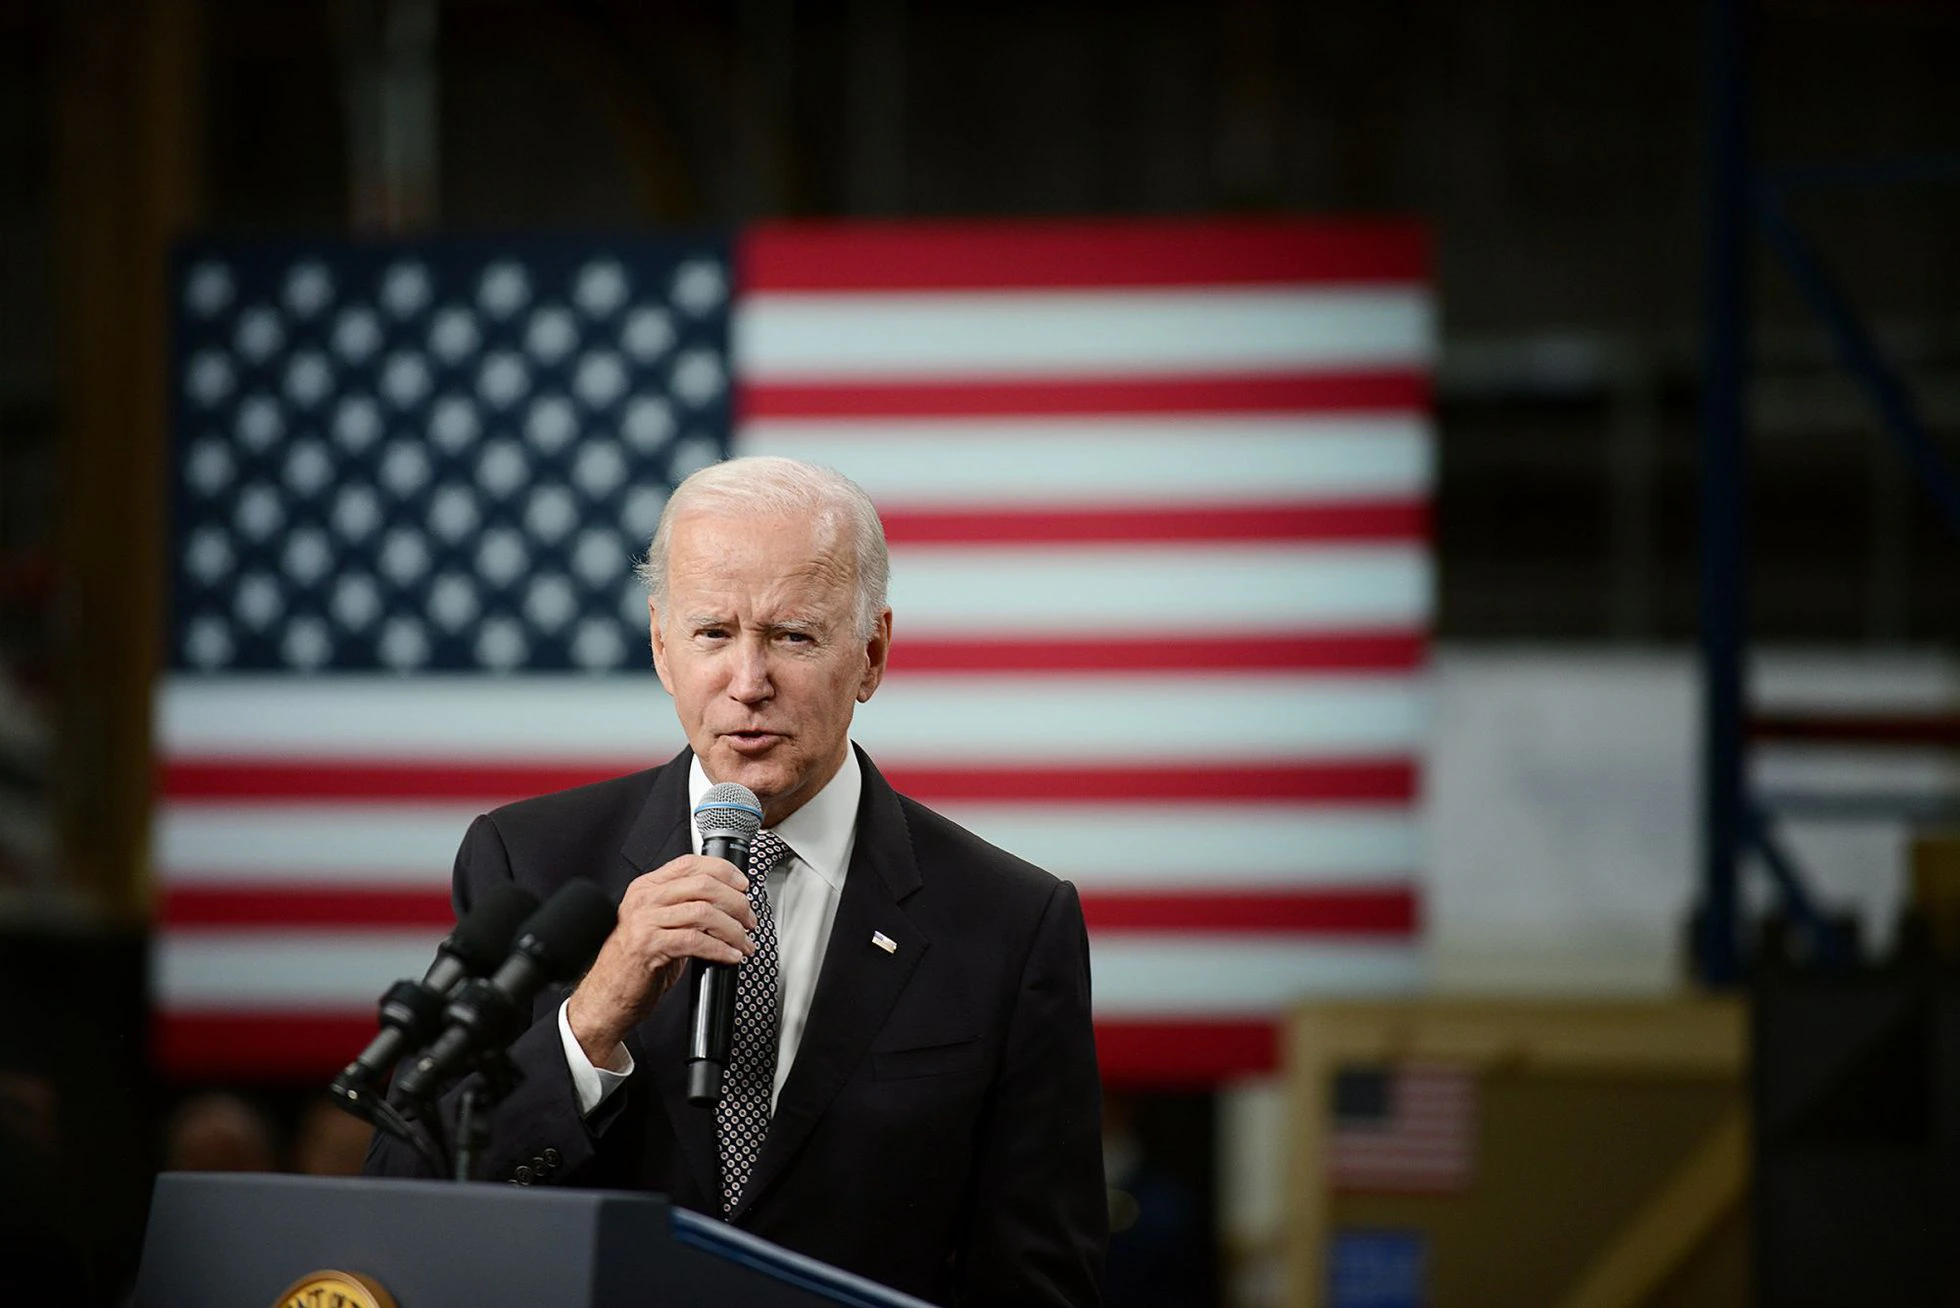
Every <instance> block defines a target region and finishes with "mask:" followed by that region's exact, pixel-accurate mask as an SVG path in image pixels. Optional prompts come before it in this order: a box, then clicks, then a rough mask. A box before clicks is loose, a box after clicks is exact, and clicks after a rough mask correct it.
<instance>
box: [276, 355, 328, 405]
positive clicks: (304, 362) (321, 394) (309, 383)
mask: <svg viewBox="0 0 1960 1308" xmlns="http://www.w3.org/2000/svg"><path fill="white" fill-rule="evenodd" d="M332 389H333V369H332V368H330V367H328V366H327V358H326V356H325V355H323V354H321V353H320V352H319V351H317V350H306V351H303V352H301V353H299V354H295V355H294V356H293V357H292V361H291V362H289V363H288V364H287V365H286V398H287V399H289V400H291V401H292V402H293V403H295V404H297V405H299V406H300V407H301V408H307V409H310V408H312V407H313V406H314V405H316V404H318V403H319V402H320V401H321V400H323V399H325V398H326V397H327V392H328V391H330V390H332Z"/></svg>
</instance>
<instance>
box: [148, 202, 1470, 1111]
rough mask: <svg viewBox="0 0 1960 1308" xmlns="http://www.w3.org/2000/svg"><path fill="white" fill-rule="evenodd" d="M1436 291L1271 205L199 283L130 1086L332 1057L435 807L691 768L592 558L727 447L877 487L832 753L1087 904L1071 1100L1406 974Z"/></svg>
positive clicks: (431, 921) (333, 251)
mask: <svg viewBox="0 0 1960 1308" xmlns="http://www.w3.org/2000/svg"><path fill="white" fill-rule="evenodd" d="M1426 279H1427V273H1426V246H1425V242H1424V240H1423V238H1422V236H1421V234H1420V232H1419V231H1417V230H1415V229H1413V228H1410V227H1406V226H1401V225H1393V224H1329V223H1317V222H1305V221H1262V222H1233V223H1218V222H1148V223H1089V224H1082V223H1029V224H998V225H995V224H989V225H933V224H893V225H879V224H848V225H809V224H794V225H776V226H763V227H760V228H756V229H750V230H748V231H746V232H744V233H743V234H741V235H740V236H738V237H737V238H735V239H734V240H732V241H729V240H719V239H694V240H679V239H674V240H669V239H655V238H648V237H638V236H635V237H627V238H621V239H615V240H605V239H579V240H571V239H543V238H532V237H522V238H513V239H509V240H490V239H484V240H461V239H441V240H434V241H427V242H420V243H399V244H383V245H374V244H360V245H356V244H335V243H321V242H292V243H270V244H267V243H257V244H246V243H233V244H200V245H197V246H194V247H191V248H188V249H186V250H185V251H184V252H183V253H182V255H181V258H180V260H179V264H178V272H177V276H176V280H175V289H176V309H175V325H176V330H175V342H176V352H175V360H176V364H175V371H174V380H173V387H174V396H173V404H174V412H175V420H174V430H175V438H176V454H177V457H176V463H175V474H174V475H175V524H174V530H173V548H172V552H171V568H172V577H173V605H172V620H171V624H170V628H169V642H170V645H169V651H168V670H167V674H166V676H165V678H164V680H163V682H162V685H161V689H160V692H159V695H158V701H157V714H158V733H157V738H158V741H159V752H160V759H159V768H158V787H157V799H156V808H155V832H154V849H153V854H154V864H155V868H156V876H157V897H156V903H157V918H158V933H157V942H156V950H155V966H154V1001H155V1005H156V1010H157V1014H158V1021H157V1050H158V1054H159V1059H160V1062H161V1065H162V1066H163V1067H164V1069H165V1070H166V1072H168V1073H170V1074H173V1075H177V1076H264V1077H310V1076H318V1075H324V1074H326V1073H329V1072H331V1071H332V1070H333V1069H334V1068H336V1067H337V1066H339V1065H340V1063H342V1062H343V1061H345V1059H346V1058H347V1057H348V1056H349V1054H350V1053H351V1052H352V1051H353V1050H354V1049H356V1048H357V1047H358V1046H359V1044H360V1043H361V1042H362V1041H363V1040H364V1039H365V1038H366V1037H367V1036H368V1035H369V1034H370V1033H371V1031H372V1029H373V1022H374V1018H373V1008H372V1006H373V1002H374V998H375V996H376V995H377V994H378V993H379V992H380V991H381V990H382V989H383V988H384V987H385V986H386V985H387V984H388V983H389V982H390V981H391V980H393V979H394V978H396V977H398V976H407V975H419V974H420V972H421V970H422V968H423V967H424V966H425V965H426V963H427V961H428V958H429V956H430V951H431V949H432V947H433V945H434V942H435V941H436V940H437V939H438V938H439V937H440V936H441V934H442V933H443V931H444V930H445V929H446V928H447V926H448V924H449V922H450V920H451V918H450V905H449V888H448V876H449V868H450V863H451V860H452V858H453V856H454V852H455V847H456V844H457V841H458V840H459V839H460V837H461V835H462V832H463V830H464V828H465V827H466V826H467V825H468V823H469V821H470V819H471V818H472V817H473V816H474V815H475V814H477V813H479V812H482V811H483V810H485V809H487V808H489V807H491V806H493V805H496V804H499V803H502V802H505V801H507V800H511V799H515V798H519V797H522V796H525V795H531V794H536V793H540V792H543V791H548V790H552V789H555V788H558V787H562V786H569V785H573V784H577V783H580V782H584V781H588V780H592V779H596V778H599V777H604V776H610V775H616V774H619V773H623V772H627V771H632V770H634V769H638V768H642V767H646V766H649V765H651V764H654V763H657V762H661V761H664V760H665V759H667V758H668V757H670V756H671V755H672V754H673V753H674V752H675V751H676V750H677V749H678V748H679V747H680V746H681V745H682V743H683V738H682V736H681V732H680V729H679V727H678V725H677V724H676V722H675V720H674V716H673V711H672V707H671V705H670V704H669V703H668V702H667V700H666V697H665V695H664V693H663V692H662V691H661V689H660V687H659V684H658V682H657V681H656V680H655V678H654V676H653V674H652V672H651V670H650V668H649V666H648V664H649V659H648V652H647V643H646V642H647V633H646V626H645V602H644V598H643V596H642V594H641V592H640V589H639V587H638V585H637V583H636V582H635V581H634V579H633V577H632V576H631V572H630V564H631V562H632V560H633V558H634V557H635V556H636V555H637V554H638V553H639V552H640V551H641V550H642V549H643V548H644V544H645V541H646V539H647V537H648V536H649V534H650V533H651V531H652V529H653V526H654V522H655V519H656V518H657V516H658V514H659V511H660V508H661V506H662V504H663V503H664V501H665V496H666V494H667V492H668V490H669V488H670V487H671V486H672V484H673V483H674V481H676V480H677V479H678V478H680V477H682V476H685V475H686V474H687V473H688V472H690V471H692V470H693V469H695V468H698V467H700V466H702V465H704V464H706V463H708V462H711V461H713V460H716V459H719V458H723V457H726V456H728V455H730V454H737V453H770V454H787V455H794V456H796V457H799V458H805V459H810V460H813V461H816V462H820V463H826V464H830V465H832V466H834V467H836V468H838V469H840V470H841V471H843V472H844V473H846V474H847V475H849V476H851V477H852V478H854V479H856V480H857V481H858V482H860V483H861V484H862V485H864V486H865V488H866V489H867V490H868V491H869V492H870V493H871V495H872V497H873V498H874V499H875V500H876V501H877V503H878V505H879V508H880V511H881V512H882V514H883V516H884V520H885V525H886V529H887V531H888V533H889V535H890V538H891V543H892V554H893V560H892V605H893V608H894V610H895V612H896V621H895V643H894V649H893V655H892V671H891V676H890V678H889V680H888V681H887V683H886V684H885V686H884V687H883V688H882V689H881V690H880V692H879V694H878V696H877V698H876V699H875V700H873V701H872V702H871V703H870V704H869V705H865V706H863V707H861V708H860V710H859V714H858V718H857V725H856V728H855V730H854V735H855V737H856V738H857V739H858V740H859V741H860V742H861V743H862V744H863V745H864V746H865V747H866V748H867V749H868V750H869V751H870V752H871V754H872V756H873V757H874V758H875V759H876V760H877V761H878V763H879V766H880V767H881V768H882V769H884V770H885V772H886V773H887V775H888V776H889V777H890V778H891V779H892V781H893V782H894V784H896V785H897V786H898V787H899V788H900V789H902V790H905V791H907V792H909V793H911V794H913V795H915V796H916V797H918V798H919V799H921V800H924V801H925V802H927V803H929V804H931V805H933V806H935V807H938V808H940V809H942V810H943V811H945V812H947V813H948V814H949V815H951V816H953V817H954V818H956V819H957V820H959V821H961V822H963V823H965V824H967V825H968V826H970V827H971V828H973V829H974V830H976V831H978V832H980V833H981V834H983V835H985V836H987V837H988V838H990V839H992V840H994V841H995V842H996V843H998V844H1001V845H1003V846H1005V847H1006V848H1008V849H1011V850H1013V851H1015V852H1017V853H1019V854H1021V855H1023V856H1024V857H1027V858H1029V859H1032V860H1034V861H1036V862H1038V863H1041V864H1043V865H1045V866H1046V867H1048V868H1050V869H1051V870H1053V871H1054V872H1056V873H1058V874H1059V875H1062V876H1065V877H1068V878H1070V879H1072V880H1073V881H1075V882H1076V884H1077V885H1078V886H1079V887H1080V888H1081V890H1082V895H1083V902H1084V907H1085V910H1086V912H1087V915H1088V920H1089V926H1090V932H1091V937H1092V948H1093V955H1094V979H1095V1002H1096V1016H1097V1024H1098V1036H1099V1041H1100V1043H1101V1051H1102V1056H1103V1063H1104V1070H1105V1074H1106V1076H1107V1077H1108V1078H1109V1079H1110V1080H1112V1081H1114V1082H1118V1083H1123V1082H1127V1083H1131V1084H1152V1083H1156V1084H1165V1083H1182V1084H1205V1083H1209V1082H1214V1081H1217V1080H1220V1079H1223V1078H1227V1077H1231V1076H1235V1075H1238V1074H1242V1073H1247V1072H1255V1071H1260V1070H1265V1069H1267V1068H1270V1067H1271V1066H1273V1065H1274V1063H1275V1061H1276V1045H1275V1022H1274V1019H1275V1018H1276V1016H1277V1015H1278V1014H1279V1013H1280V1011H1281V1010H1282V1009H1283V1007H1284V1006H1286V1005H1287V1004H1288V1003H1290V1002H1291V1001H1293V1000H1296V999H1299V998H1302V997H1306V996H1327V995H1337V994H1353V993H1365V994H1377V993H1381V992H1385V991H1399V990H1405V989H1408V988H1410V987H1411V986H1412V985H1414V984H1416V983H1417V981H1418V980H1419V969H1420V961H1421V960H1420V949H1419V945H1420V892H1419V884H1420V869H1421V863H1422V859H1421V849H1420V845H1419V841H1418V831H1417V823H1416V818H1415V799H1416V791H1417V784H1418V776H1419V760H1420V755H1421V752H1422V749H1423V742H1424V735H1425V702H1424V701H1425V696H1424V689H1425V687H1424V666H1425V662H1426V650H1427V634H1428V626H1429V618H1430V612H1431V565H1430V553H1429V546H1428V540H1429V532H1428V521H1429V489H1430V483H1431V464H1432V457H1433V454H1432V445H1433V441H1432V436H1431V430H1430V424H1429V419H1428V416H1427V398H1428V390H1429V388H1428V369H1429V366H1430V360H1431V356H1432V352H1433V334H1434V325H1433V317H1434V313H1433V306H1432V300H1431V296H1430V292H1429V289H1428V286H1427V280H1426Z"/></svg>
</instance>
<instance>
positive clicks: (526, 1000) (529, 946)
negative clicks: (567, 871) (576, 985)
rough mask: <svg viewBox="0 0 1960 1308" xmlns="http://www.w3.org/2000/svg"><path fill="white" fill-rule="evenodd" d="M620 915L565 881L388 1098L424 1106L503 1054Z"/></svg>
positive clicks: (446, 1015)
mask: <svg viewBox="0 0 1960 1308" xmlns="http://www.w3.org/2000/svg"><path fill="white" fill-rule="evenodd" d="M618 920H619V910H618V909H617V908H616V907H614V905H613V902H612V900H611V899H609V898H608V897H607V896H606V893H605V891H603V890H601V889H599V887H597V886H595V885H593V884H592V883H591V882H590V881H582V880H573V881H567V882H566V883H565V884H564V885H562V886H560V887H559V888H558V892H557V893H556V894H554V895H552V897H551V898H550V899H548V900H546V901H545V904H544V907H543V908H540V909H539V910H538V911H537V912H535V913H533V914H531V916H530V917H528V918H526V919H525V920H524V925H523V926H521V927H519V928H518V931H517V942H516V944H515V945H514V946H512V948H511V952H510V956H509V957H508V958H506V959H505V960H504V961H503V964H502V966H500V967H498V969H497V971H496V974H495V975H493V976H490V977H488V978H484V977H477V978H475V979H473V980H471V981H468V982H466V983H464V984H463V985H462V986H461V987H459V988H458V989H457V991H456V994H455V997H454V998H452V999H451V1000H450V1001H449V1007H448V1008H447V1009H445V1010H444V1011H443V1019H444V1021H445V1022H446V1023H447V1029H446V1030H444V1031H443V1033H442V1034H441V1035H440V1036H438V1037H437V1038H436V1041H435V1043H434V1044H432V1045H430V1046H429V1047H428V1049H426V1050H424V1051H423V1052H422V1053H421V1054H420V1055H418V1056H417V1057H416V1059H415V1061H414V1063H413V1064H412V1065H410V1067H409V1069H408V1070H407V1071H406V1072H403V1073H402V1074H401V1076H400V1077H399V1078H398V1079H397V1080H396V1082H395V1090H394V1094H393V1095H392V1096H391V1098H394V1099H402V1100H423V1099H427V1098H430V1097H431V1096H433V1095H434V1094H435V1093H436V1092H437V1091H438V1090H440V1089H441V1087H442V1085H443V1084H444V1083H445V1082H447V1081H448V1080H449V1079H450V1078H452V1077H454V1076H455V1075H457V1074H458V1073H459V1072H461V1071H463V1070H464V1069H465V1066H466V1064H467V1063H468V1062H469V1061H470V1059H471V1058H472V1057H474V1056H475V1055H476V1054H478V1053H480V1052H483V1051H485V1050H497V1049H502V1048H503V1047H504V1046H505V1045H508V1044H509V1043H510V1042H511V1041H512V1040H515V1039H516V1038H517V1037H518V1035H519V1034H521V1033H522V1032H523V1030H524V1028H525V1027H526V1026H527V1025H529V1021H528V1018H529V1010H530V1003H531V997H532V996H533V995H535V994H537V992H538V991H539V990H541V989H542V988H543V987H544V985H545V984H546V983H547V982H550V981H566V980H570V979H571V978H572V977H574V976H577V975H578V974H579V973H580V972H581V971H583V970H584V969H585V967H586V965H587V964H589V963H591V961H592V959H593V956H594V955H596V954H597V953H598V952H599V946H600V945H603V944H604V943H605V942H606V937H607V936H608V935H611V934H612V929H613V926H614V925H615V924H616V923H617V922H618Z"/></svg>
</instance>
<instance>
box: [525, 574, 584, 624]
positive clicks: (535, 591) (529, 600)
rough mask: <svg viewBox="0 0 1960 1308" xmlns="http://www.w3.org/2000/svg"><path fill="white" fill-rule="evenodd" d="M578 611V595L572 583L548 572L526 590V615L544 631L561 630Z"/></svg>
mask: <svg viewBox="0 0 1960 1308" xmlns="http://www.w3.org/2000/svg"><path fill="white" fill-rule="evenodd" d="M577 612H578V597H577V596H576V595H574V594H573V593H572V587H571V583H570V582H568V581H566V580H565V579H564V578H563V577H560V576H557V575H556V574H553V573H547V574H545V575H544V576H542V577H539V578H537V579H536V580H535V581H533V582H532V583H531V584H530V586H529V587H528V588H527V589H526V590H525V592H524V616H525V617H527V618H529V619H530V620H531V624H532V625H533V626H535V627H537V628H538V630H540V631H544V632H555V631H558V630H560V629H561V628H562V627H564V625H565V624H566V623H567V622H570V621H571V620H572V617H573V615H575V614H576V613H577Z"/></svg>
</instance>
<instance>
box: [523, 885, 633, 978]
mask: <svg viewBox="0 0 1960 1308" xmlns="http://www.w3.org/2000/svg"><path fill="white" fill-rule="evenodd" d="M618 921H619V910H618V909H617V908H616V907H614V906H613V902H612V900H611V899H609V898H607V897H606V892H605V891H603V890H601V889H599V887H597V886H595V885H593V884H592V883H591V882H590V881H583V880H579V879H576V878H575V879H573V880H571V881H567V882H566V883H565V884H564V885H562V886H560V887H558V891H557V893H556V894H554V895H552V897H551V898H550V899H547V900H546V901H545V902H544V907H543V908H541V909H539V910H538V911H537V912H535V913H533V914H531V916H530V917H528V918H526V919H525V921H524V925H523V927H522V928H521V929H520V930H519V931H518V933H517V947H518V948H519V949H521V950H523V951H524V952H525V953H526V954H529V955H530V956H531V957H532V958H534V959H536V960H537V962H538V963H539V965H540V966H542V967H543V968H544V970H545V971H546V973H547V974H548V975H549V976H550V977H551V979H552V980H554V981H564V980H568V979H570V978H571V977H573V976H576V975H577V974H578V973H579V972H581V971H583V970H584V969H585V967H586V965H587V964H588V963H590V962H591V961H592V960H593V958H594V957H595V956H597V954H598V953H599V946H601V945H603V944H605V943H606V937H607V936H609V935H611V934H612V929H613V927H614V925H615V924H617V923H618Z"/></svg>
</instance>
